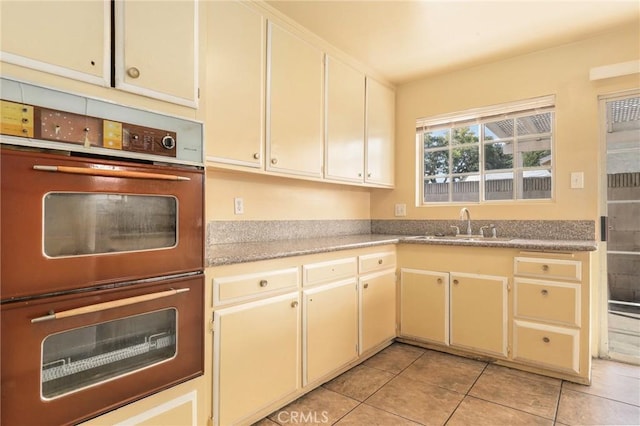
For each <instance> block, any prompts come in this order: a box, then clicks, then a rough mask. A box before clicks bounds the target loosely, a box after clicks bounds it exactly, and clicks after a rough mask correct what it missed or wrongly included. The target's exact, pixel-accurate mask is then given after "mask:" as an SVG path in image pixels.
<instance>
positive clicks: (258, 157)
mask: <svg viewBox="0 0 640 426" xmlns="http://www.w3.org/2000/svg"><path fill="white" fill-rule="evenodd" d="M253 159H254V160H259V159H260V153H259V152H255V153H254V154H253Z"/></svg>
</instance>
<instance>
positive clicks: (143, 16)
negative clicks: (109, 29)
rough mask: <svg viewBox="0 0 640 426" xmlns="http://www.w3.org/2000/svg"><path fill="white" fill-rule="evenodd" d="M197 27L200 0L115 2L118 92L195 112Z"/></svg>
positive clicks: (116, 78)
mask: <svg viewBox="0 0 640 426" xmlns="http://www.w3.org/2000/svg"><path fill="white" fill-rule="evenodd" d="M197 22H198V3H197V1H196V0H179V1H116V2H115V41H116V43H115V45H116V54H115V81H116V87H117V88H120V89H122V90H126V91H128V92H132V93H137V94H141V95H144V96H149V97H152V98H157V99H162V100H165V101H168V102H173V103H177V104H180V105H186V106H190V107H197V91H198V83H197V82H198V77H197V75H198V74H197V73H198V66H197V63H198V31H197V29H198V25H197Z"/></svg>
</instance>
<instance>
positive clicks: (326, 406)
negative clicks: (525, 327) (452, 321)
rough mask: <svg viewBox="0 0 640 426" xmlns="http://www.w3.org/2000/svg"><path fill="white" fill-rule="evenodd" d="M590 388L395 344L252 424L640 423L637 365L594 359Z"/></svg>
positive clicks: (390, 425) (496, 425)
mask: <svg viewBox="0 0 640 426" xmlns="http://www.w3.org/2000/svg"><path fill="white" fill-rule="evenodd" d="M592 378H593V380H592V382H593V384H592V385H591V386H582V385H577V384H574V383H570V382H567V381H563V380H560V379H553V378H549V377H544V376H539V375H536V374H530V373H526V372H522V371H518V370H513V369H510V368H506V367H499V366H496V365H493V364H487V363H486V362H481V361H476V360H470V359H466V358H462V357H457V356H454V355H449V354H444V353H441V352H436V351H431V350H427V349H422V348H418V347H414V346H410V345H406V344H402V343H394V344H392V345H391V346H389V347H388V348H386V349H384V350H383V351H381V352H380V353H378V354H377V355H375V356H374V357H372V358H370V359H368V360H367V361H365V362H364V363H363V364H360V365H358V366H356V367H354V368H352V369H351V370H349V371H347V372H346V373H344V374H342V375H341V376H339V377H336V378H335V379H334V380H332V381H330V382H328V383H325V384H324V385H323V386H321V387H319V388H318V389H315V390H313V391H312V392H310V393H308V394H307V395H305V396H303V397H301V398H299V399H297V400H296V401H294V402H292V403H291V404H289V405H288V406H286V407H284V408H283V409H281V410H279V411H276V412H274V413H272V414H271V415H269V416H268V417H267V418H265V419H263V420H261V421H260V422H258V423H256V425H259V426H276V425H299V424H320V425H333V424H335V425H357V426H372V425H381V426H395V425H445V424H446V425H451V426H453V425H473V426H481V425H491V426H500V425H509V426H511V425H639V424H640V367H637V366H631V365H627V364H621V363H616V362H612V361H603V360H594V362H593V370H592Z"/></svg>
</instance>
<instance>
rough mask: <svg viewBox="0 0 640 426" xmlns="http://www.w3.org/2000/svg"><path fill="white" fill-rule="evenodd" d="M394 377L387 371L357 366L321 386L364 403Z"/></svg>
mask: <svg viewBox="0 0 640 426" xmlns="http://www.w3.org/2000/svg"><path fill="white" fill-rule="evenodd" d="M394 377H395V376H394V375H393V374H392V373H389V372H388V371H384V370H379V369H377V368H371V367H367V366H366V365H362V364H361V365H358V366H356V367H354V368H352V369H351V370H349V371H347V372H346V373H344V374H341V375H340V376H338V377H336V378H335V379H333V380H331V381H330V382H328V383H325V384H324V385H323V386H324V387H325V388H327V389H329V390H332V391H334V392H338V393H340V394H342V395H345V396H348V397H349V398H353V399H357V400H358V401H364V400H365V399H367V398H369V397H370V396H371V395H373V394H374V392H376V391H377V390H378V389H380V388H381V387H382V386H383V385H384V384H385V383H387V382H388V381H389V380H391V379H393V378H394Z"/></svg>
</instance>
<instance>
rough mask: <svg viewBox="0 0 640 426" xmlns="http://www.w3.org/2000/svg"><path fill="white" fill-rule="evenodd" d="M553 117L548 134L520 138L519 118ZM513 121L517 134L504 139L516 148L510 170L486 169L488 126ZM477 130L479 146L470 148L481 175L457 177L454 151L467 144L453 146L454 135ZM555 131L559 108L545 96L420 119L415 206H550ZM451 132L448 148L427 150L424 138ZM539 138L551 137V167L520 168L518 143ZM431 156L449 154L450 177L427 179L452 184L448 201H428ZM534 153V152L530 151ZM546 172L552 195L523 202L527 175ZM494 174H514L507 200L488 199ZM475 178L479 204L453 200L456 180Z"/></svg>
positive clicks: (554, 160) (418, 122) (553, 181)
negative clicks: (428, 157) (428, 160)
mask: <svg viewBox="0 0 640 426" xmlns="http://www.w3.org/2000/svg"><path fill="white" fill-rule="evenodd" d="M544 113H551V123H550V131H549V133H542V134H526V135H524V136H523V135H518V132H517V119H518V118H520V117H527V116H533V115H537V114H544ZM507 119H511V120H514V131H513V135H512V136H511V137H510V138H504V140H507V141H508V142H509V143H512V144H513V154H512V155H513V158H512V166H511V168H509V169H487V168H486V164H485V149H486V148H485V147H486V146H488V145H491V144H492V143H493V141H491V140H485V124H488V123H492V122H497V121H501V120H507ZM471 126H477V128H478V131H477V135H478V142H474V143H472V144H470V145H468V146H469V147H474V148H475V149H477V150H478V171H477V172H468V173H454V171H453V169H452V167H453V158H452V153H453V151H454V150H455V149H459V148H460V147H464V146H465V145H466V144H455V143H452V137H451V132H452V131H453V130H454V129H456V128H461V127H471ZM555 127H556V105H555V95H548V96H542V97H537V98H531V99H525V100H520V101H514V102H509V103H504V104H497V105H491V106H486V107H481V108H474V109H469V110H464V111H459V112H454V113H447V114H441V115H437V116H432V117H426V118H419V119H417V120H416V161H417V164H416V166H417V167H416V172H417V173H416V174H417V176H416V177H417V180H418V181H417V182H416V184H417V185H416V205H417V206H418V207H423V206H444V205H460V204H501V203H503V204H513V203H519V202H525V203H549V202H554V200H555V186H556V185H555V181H556V179H557V176H556V172H555V164H556V155H557V152H556V149H555V139H556V137H555V133H556V131H555ZM442 130H448V131H449V136H450V138H449V141H450V142H449V144H448V145H447V146H440V147H432V148H427V149H425V147H424V135H425V133H428V132H434V131H442ZM537 135H545V136H546V135H548V137H549V148H548V150H549V151H550V153H551V163H550V165H549V166H538V167H525V166H523V165H519V161H518V160H519V158H518V156H520V155H522V153H524V152H528V151H519V149H518V141H521V140H524V139H527V138H530V137H535V136H537ZM429 152H446V153H447V156H448V162H449V163H448V170H447V174H446V175H444V174H442V175H440V174H436V175H429V176H428V177H436V176H442V177H444V178H445V181H446V182H447V183H449V187H448V191H447V200H446V201H428V200H425V186H426V185H425V177H427V176H425V161H424V160H425V154H427V153H429ZM531 152H534V151H531ZM536 170H547V171H548V172H549V173H550V177H551V182H550V185H551V187H550V195H549V197H546V198H521V197H522V194H523V189H522V186H523V185H522V182H524V180H523V179H524V178H523V177H519V176H523V174H524V172H525V171H536ZM493 173H511V174H512V182H513V187H512V193H511V197H510V198H508V199H487V198H486V196H487V194H486V193H485V189H486V188H485V180H486V176H487V175H490V174H493ZM468 175H474V176H478V198H477V200H472V201H469V200H462V201H459V200H454V196H455V192H454V190H453V183H454V182H455V180H454V178H456V177H459V176H468Z"/></svg>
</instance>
